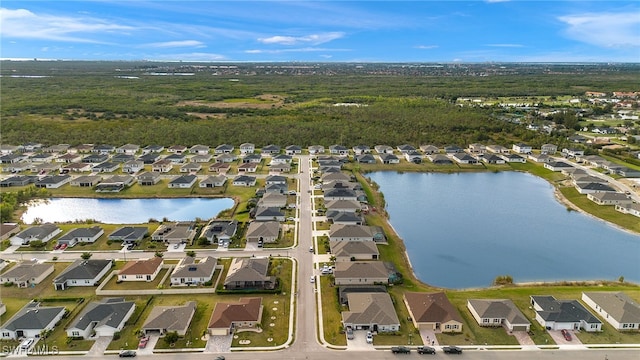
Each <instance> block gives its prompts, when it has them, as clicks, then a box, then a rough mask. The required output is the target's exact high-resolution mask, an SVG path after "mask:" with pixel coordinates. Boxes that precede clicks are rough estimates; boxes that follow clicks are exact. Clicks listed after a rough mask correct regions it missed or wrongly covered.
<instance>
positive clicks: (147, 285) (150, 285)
mask: <svg viewBox="0 0 640 360" xmlns="http://www.w3.org/2000/svg"><path fill="white" fill-rule="evenodd" d="M167 271H168V269H161V270H160V272H159V273H158V275H157V276H156V278H155V279H153V281H121V282H118V275H114V276H112V277H111V279H109V282H107V284H105V286H103V287H102V290H138V289H140V290H155V289H157V288H158V285H160V281H162V278H163V277H164V276H165V275H166V274H167Z"/></svg>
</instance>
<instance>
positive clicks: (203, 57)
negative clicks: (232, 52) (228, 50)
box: [147, 52, 227, 61]
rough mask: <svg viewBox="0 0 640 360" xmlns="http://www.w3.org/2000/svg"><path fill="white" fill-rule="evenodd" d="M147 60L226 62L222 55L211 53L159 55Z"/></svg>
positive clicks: (149, 57)
mask: <svg viewBox="0 0 640 360" xmlns="http://www.w3.org/2000/svg"><path fill="white" fill-rule="evenodd" d="M147 59H148V60H162V61H180V60H182V61H222V60H227V58H226V57H225V56H224V55H220V54H212V53H202V52H194V53H184V54H160V55H151V56H148V57H147Z"/></svg>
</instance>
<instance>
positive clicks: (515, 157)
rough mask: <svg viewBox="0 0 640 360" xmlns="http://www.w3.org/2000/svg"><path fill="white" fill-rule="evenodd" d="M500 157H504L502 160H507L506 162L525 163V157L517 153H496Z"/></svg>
mask: <svg viewBox="0 0 640 360" xmlns="http://www.w3.org/2000/svg"><path fill="white" fill-rule="evenodd" d="M498 156H500V157H501V158H503V159H504V161H506V162H508V163H522V164H524V163H526V162H527V159H525V158H524V157H522V156H520V155H518V154H500V155H498Z"/></svg>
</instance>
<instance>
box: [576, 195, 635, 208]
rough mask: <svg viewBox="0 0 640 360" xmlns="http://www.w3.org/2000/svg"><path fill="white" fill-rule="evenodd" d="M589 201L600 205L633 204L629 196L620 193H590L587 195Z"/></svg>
mask: <svg viewBox="0 0 640 360" xmlns="http://www.w3.org/2000/svg"><path fill="white" fill-rule="evenodd" d="M587 199H589V200H591V201H593V202H594V203H596V204H598V205H626V204H631V203H633V200H632V199H631V198H630V197H629V196H627V195H626V194H624V193H619V192H596V193H589V194H587Z"/></svg>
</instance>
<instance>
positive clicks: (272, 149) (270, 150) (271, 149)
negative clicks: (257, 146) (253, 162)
mask: <svg viewBox="0 0 640 360" xmlns="http://www.w3.org/2000/svg"><path fill="white" fill-rule="evenodd" d="M261 153H262V154H263V155H269V156H271V155H275V154H279V153H280V146H278V145H273V144H271V145H267V146H265V147H263V148H262V149H261Z"/></svg>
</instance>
